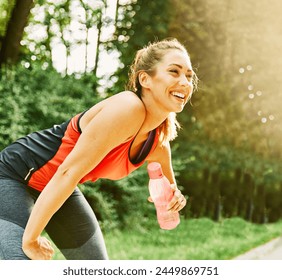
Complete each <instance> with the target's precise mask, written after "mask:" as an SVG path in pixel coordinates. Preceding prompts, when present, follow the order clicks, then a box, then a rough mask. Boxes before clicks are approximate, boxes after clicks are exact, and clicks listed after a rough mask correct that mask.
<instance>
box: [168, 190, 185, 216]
mask: <svg viewBox="0 0 282 280" xmlns="http://www.w3.org/2000/svg"><path fill="white" fill-rule="evenodd" d="M185 205H186V198H185V197H184V195H182V194H181V195H180V196H179V197H177V200H176V202H175V203H174V204H172V205H170V208H169V209H168V210H169V211H172V212H178V211H180V210H181V209H182V208H184V207H185Z"/></svg>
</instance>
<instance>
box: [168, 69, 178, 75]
mask: <svg viewBox="0 0 282 280" xmlns="http://www.w3.org/2000/svg"><path fill="white" fill-rule="evenodd" d="M169 72H171V73H174V74H179V71H178V70H177V69H171V70H169Z"/></svg>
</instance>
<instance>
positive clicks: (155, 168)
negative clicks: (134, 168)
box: [147, 162, 163, 179]
mask: <svg viewBox="0 0 282 280" xmlns="http://www.w3.org/2000/svg"><path fill="white" fill-rule="evenodd" d="M147 170H148V174H149V177H150V179H160V178H162V177H163V171H162V167H161V165H160V164H159V163H158V162H150V163H149V164H148V166H147Z"/></svg>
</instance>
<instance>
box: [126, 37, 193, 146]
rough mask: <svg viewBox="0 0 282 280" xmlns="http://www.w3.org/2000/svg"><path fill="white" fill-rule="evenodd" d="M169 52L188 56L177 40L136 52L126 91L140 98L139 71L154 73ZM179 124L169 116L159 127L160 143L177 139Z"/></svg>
mask: <svg viewBox="0 0 282 280" xmlns="http://www.w3.org/2000/svg"><path fill="white" fill-rule="evenodd" d="M169 50H180V51H182V52H184V53H186V54H187V55H188V57H189V58H190V56H189V54H188V52H187V50H186V48H185V47H184V46H183V45H182V44H181V43H180V42H179V41H178V40H177V39H170V40H162V41H159V42H154V43H150V44H149V45H148V46H146V47H144V48H143V49H141V50H139V51H137V53H136V56H135V58H134V61H133V63H132V65H131V66H130V73H129V82H128V84H127V89H128V90H131V91H133V92H135V93H136V94H137V95H138V96H139V97H140V98H141V95H142V86H141V84H140V83H139V78H138V75H139V73H140V72H141V71H145V72H147V73H148V74H150V75H153V74H154V73H155V67H156V65H157V63H158V62H160V61H161V60H162V58H163V56H164V55H165V54H166V53H167V51H169ZM193 84H194V86H195V87H196V85H197V76H196V75H193ZM179 128H180V124H179V122H178V121H177V119H176V113H174V112H172V113H170V114H169V116H168V117H167V119H166V120H165V121H164V122H163V123H162V124H161V125H160V127H159V129H160V141H161V142H162V144H165V143H167V142H169V141H172V140H174V139H175V138H176V137H177V130H178V129H179Z"/></svg>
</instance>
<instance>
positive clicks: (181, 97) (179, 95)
mask: <svg viewBox="0 0 282 280" xmlns="http://www.w3.org/2000/svg"><path fill="white" fill-rule="evenodd" d="M171 94H172V95H173V96H175V97H178V98H180V99H182V100H184V99H185V94H184V93H181V92H177V91H173V92H172V93H171Z"/></svg>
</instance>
